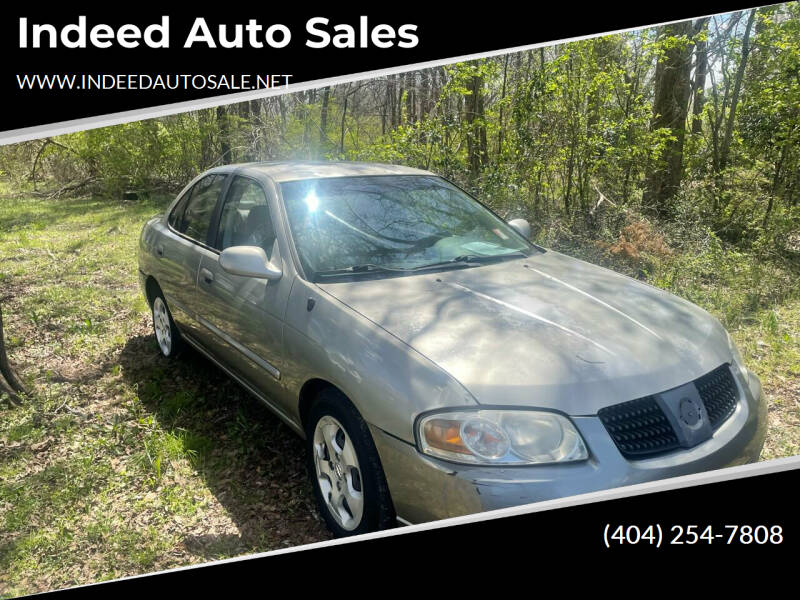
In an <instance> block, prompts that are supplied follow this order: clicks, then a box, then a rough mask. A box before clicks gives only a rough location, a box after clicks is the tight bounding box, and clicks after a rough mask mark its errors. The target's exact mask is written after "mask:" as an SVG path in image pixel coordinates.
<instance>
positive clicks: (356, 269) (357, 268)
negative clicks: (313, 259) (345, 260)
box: [317, 263, 409, 277]
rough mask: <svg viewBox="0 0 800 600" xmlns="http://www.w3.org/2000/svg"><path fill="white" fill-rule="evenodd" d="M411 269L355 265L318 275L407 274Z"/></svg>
mask: <svg viewBox="0 0 800 600" xmlns="http://www.w3.org/2000/svg"><path fill="white" fill-rule="evenodd" d="M408 270H409V269H401V268H399V267H385V266H383V265H376V264H373V263H364V264H363V265H353V266H351V267H344V268H342V269H330V270H329V271H319V272H317V275H319V276H321V277H332V276H334V275H357V274H360V273H375V272H386V271H391V272H395V271H400V272H406V271H408Z"/></svg>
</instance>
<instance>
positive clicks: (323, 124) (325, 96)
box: [319, 87, 331, 149]
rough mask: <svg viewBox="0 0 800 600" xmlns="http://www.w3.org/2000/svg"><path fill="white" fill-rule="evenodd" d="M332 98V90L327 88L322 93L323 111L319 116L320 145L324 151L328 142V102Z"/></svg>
mask: <svg viewBox="0 0 800 600" xmlns="http://www.w3.org/2000/svg"><path fill="white" fill-rule="evenodd" d="M330 97H331V88H330V87H326V88H325V90H324V91H323V92H322V111H321V112H320V115H319V145H320V146H321V147H322V148H323V149H324V148H325V142H326V141H327V140H328V102H329V101H330Z"/></svg>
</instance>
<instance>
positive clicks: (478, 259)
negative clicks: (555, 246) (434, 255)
mask: <svg viewBox="0 0 800 600" xmlns="http://www.w3.org/2000/svg"><path fill="white" fill-rule="evenodd" d="M512 257H513V258H520V257H522V258H527V257H528V255H527V254H525V253H524V252H523V251H522V250H514V251H513V252H507V253H506V254H493V255H478V254H462V255H461V256H456V257H455V258H451V259H450V260H445V261H442V262H436V263H430V264H427V265H421V266H419V267H414V269H412V270H413V271H420V270H422V269H435V268H437V267H448V266H469V265H470V264H482V263H485V262H491V261H493V260H500V259H503V258H512Z"/></svg>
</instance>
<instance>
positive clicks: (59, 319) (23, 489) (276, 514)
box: [0, 198, 800, 596]
mask: <svg viewBox="0 0 800 600" xmlns="http://www.w3.org/2000/svg"><path fill="white" fill-rule="evenodd" d="M166 202H167V199H164V198H162V199H154V200H144V201H140V202H132V203H110V202H108V201H106V200H101V199H91V198H88V199H87V198H80V199H60V200H41V199H14V200H8V199H5V200H2V201H0V286H2V287H1V288H0V290H1V291H0V296H2V297H8V298H7V299H6V300H4V301H3V309H4V315H5V317H6V322H7V332H6V333H7V339H8V341H9V346H10V348H11V359H12V361H13V362H14V363H15V364H16V365H18V367H19V370H20V372H21V374H22V376H23V377H24V379H25V380H27V381H28V382H29V383H30V384H31V387H32V388H33V389H35V390H36V391H35V394H34V395H33V396H32V397H30V398H29V399H28V401H27V402H26V404H25V405H24V406H23V407H21V408H15V409H11V408H8V407H7V405H0V596H9V595H16V594H22V593H30V592H35V591H41V590H47V589H55V588H61V587H66V586H70V585H76V584H82V583H88V582H92V581H99V580H102V579H109V578H113V577H120V576H125V575H133V574H137V573H143V572H147V571H152V570H155V569H164V568H169V567H175V566H179V565H186V564H191V563H196V562H202V561H207V560H211V559H218V558H225V557H229V556H235V555H240V554H243V553H250V552H260V551H266V550H271V549H276V548H281V547H285V546H293V545H297V544H301V543H307V542H312V541H318V540H321V539H325V538H327V537H329V533H328V532H327V530H326V529H325V528H324V527H323V526H322V524H321V522H320V521H319V519H318V517H317V516H316V513H315V511H314V509H313V501H312V497H311V494H310V487H309V485H308V483H307V479H306V473H305V467H304V458H303V445H302V442H301V441H300V440H299V439H298V438H297V437H296V436H295V435H294V434H293V433H292V432H291V431H289V430H288V428H287V427H285V426H284V425H283V424H282V423H281V422H280V421H279V420H277V419H276V418H275V417H273V416H272V415H271V414H270V413H269V412H268V411H267V410H266V409H264V408H263V407H261V406H260V405H259V404H258V403H257V402H256V401H254V400H253V399H252V398H250V397H249V396H248V395H247V394H246V393H244V392H243V391H242V390H241V388H240V387H238V386H237V385H236V384H235V383H233V382H232V381H231V380H230V379H229V378H227V377H226V376H225V375H223V374H222V373H220V372H219V371H218V370H217V369H215V368H213V367H211V366H210V364H209V363H208V362H207V361H205V360H204V359H203V358H202V357H200V356H198V355H197V354H195V353H193V352H187V353H186V355H185V356H183V357H181V359H180V360H177V361H174V362H170V361H168V360H166V359H163V358H161V357H160V356H159V354H158V352H157V350H156V346H155V342H154V340H153V336H152V333H151V330H152V328H151V324H150V317H149V311H148V308H147V306H146V304H145V302H144V300H143V298H142V297H141V294H140V291H139V289H138V282H137V277H136V249H137V243H138V235H139V232H140V231H141V227H142V224H143V223H144V222H145V221H146V220H147V218H148V217H149V216H150V215H152V214H154V213H156V212H159V211H160V210H161V209H162V208H163V206H164V205H165V203H166ZM548 245H551V246H554V247H556V248H558V249H561V250H563V251H564V252H566V253H568V254H573V255H579V256H583V257H585V258H587V259H588V260H591V261H594V262H601V263H605V264H607V265H608V266H611V267H612V268H617V269H622V270H626V271H627V272H629V273H632V274H636V273H639V274H642V273H644V274H646V276H647V278H648V280H649V281H650V282H651V283H653V284H655V285H659V286H661V287H664V288H667V289H669V290H670V291H673V292H675V293H678V294H680V295H682V296H684V297H686V298H688V299H690V300H692V301H693V302H697V303H698V304H700V305H701V306H703V307H704V308H706V309H707V310H709V311H710V312H712V313H713V314H714V315H716V316H717V317H719V318H720V319H721V320H722V321H723V323H724V324H725V325H726V327H728V328H729V330H730V331H731V333H732V335H733V336H734V338H735V339H736V341H737V343H738V344H739V347H740V349H741V350H742V353H743V354H744V356H745V360H746V362H747V364H748V365H749V366H750V367H751V368H752V369H754V370H755V371H756V373H758V375H759V376H760V377H761V378H762V382H763V384H764V389H765V391H766V393H767V394H768V397H769V399H770V404H769V407H770V411H769V415H770V430H769V435H768V439H767V443H766V447H765V450H764V453H763V457H764V458H774V457H779V456H788V455H793V454H800V400H799V397H800V384H798V380H800V339H798V332H800V294H798V283H797V282H798V280H800V276H798V269H797V265H787V264H785V263H784V262H769V261H763V260H761V259H758V258H757V257H755V256H753V255H748V254H743V253H740V252H734V251H732V250H730V249H725V248H723V247H722V246H719V245H717V244H715V243H708V244H705V245H703V246H702V247H700V248H698V249H695V250H689V249H684V251H682V252H679V253H676V254H674V255H671V256H667V257H661V258H658V259H653V260H649V261H647V262H646V263H642V264H635V265H632V264H627V263H620V262H619V261H618V260H617V259H613V260H612V258H611V257H610V256H608V255H607V254H605V253H603V252H602V251H600V250H598V248H597V247H596V246H595V245H593V244H591V243H584V244H583V245H582V246H577V245H575V244H566V243H561V242H557V243H550V244H548Z"/></svg>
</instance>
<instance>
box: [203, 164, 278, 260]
mask: <svg viewBox="0 0 800 600" xmlns="http://www.w3.org/2000/svg"><path fill="white" fill-rule="evenodd" d="M275 243H276V240H275V230H274V229H273V227H272V219H271V217H270V214H269V205H268V204H267V197H266V196H265V195H264V190H263V189H262V188H261V186H260V185H259V184H258V183H257V182H255V181H253V180H252V179H248V178H246V177H236V178H235V179H234V180H233V183H232V184H231V187H230V189H229V191H228V195H227V197H226V198H225V204H224V205H223V207H222V215H221V216H220V222H219V231H218V233H217V240H216V244H215V246H216V248H217V250H220V251H222V250H225V249H226V248H230V247H231V246H258V247H260V248H263V249H264V252H266V254H267V259H268V260H271V258H272V252H273V247H274V246H275Z"/></svg>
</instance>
